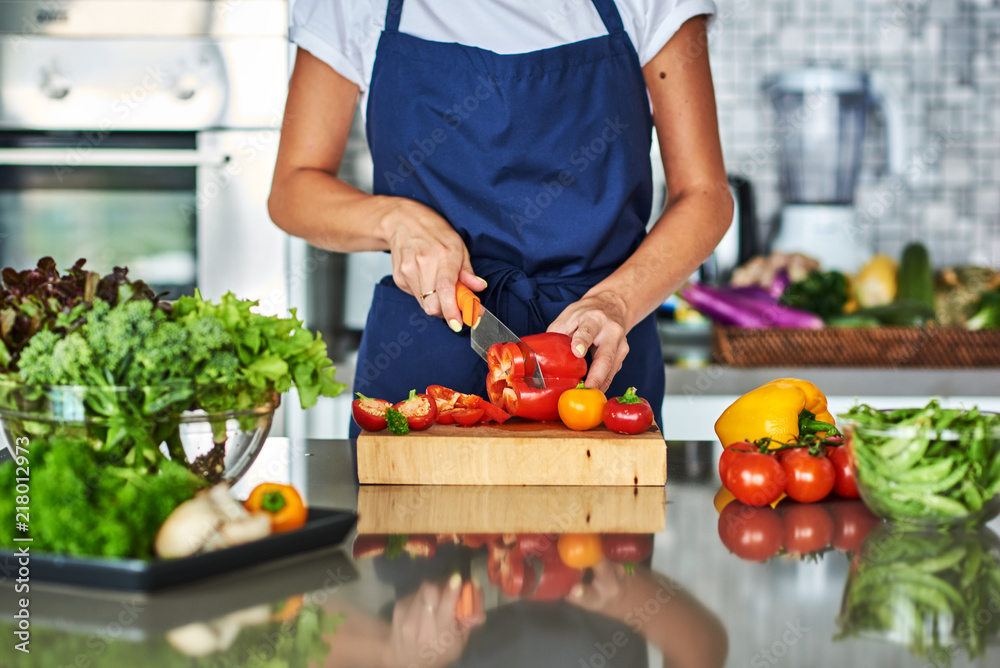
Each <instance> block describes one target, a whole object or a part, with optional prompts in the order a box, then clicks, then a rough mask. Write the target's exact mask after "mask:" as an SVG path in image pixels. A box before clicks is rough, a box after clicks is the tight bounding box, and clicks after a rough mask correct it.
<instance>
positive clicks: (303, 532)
mask: <svg viewBox="0 0 1000 668" xmlns="http://www.w3.org/2000/svg"><path fill="white" fill-rule="evenodd" d="M355 521H357V515H355V514H354V513H349V512H344V511H340V510H328V509H324V508H310V509H309V516H308V518H307V519H306V523H305V526H303V527H302V528H300V529H296V530H295V531H289V532H287V533H279V534H274V535H271V536H268V537H267V538H262V539H261V540H255V541H253V542H251V543H244V544H242V545H236V546H233V547H228V548H225V549H223V550H216V551H214V552H205V553H204V554H196V555H194V556H191V557H184V558H182V559H169V560H166V559H165V560H153V561H143V560H141V559H106V558H104V559H102V558H100V557H72V556H65V555H53V554H45V553H36V552H31V561H30V565H29V568H30V569H31V575H30V577H31V580H32V581H39V582H56V583H61V584H69V585H78V586H83V587H100V588H104V589H119V590H128V591H154V590H157V589H163V588H166V587H174V586H177V585H181V584H187V583H190V582H195V581H197V580H203V579H205V578H209V577H212V576H214V575H221V574H226V573H231V572H233V571H235V570H239V569H242V568H247V567H249V566H254V565H256V564H261V563H264V562H267V561H271V560H274V559H280V558H283V557H288V556H290V555H294V554H299V553H301V552H306V551H308V550H314V549H316V548H319V547H325V546H328V545H335V544H337V543H340V542H341V541H342V540H344V537H346V536H347V534H348V533H349V532H350V530H351V529H352V528H353V527H354V523H355ZM23 545H27V546H29V547H30V545H31V543H23ZM18 558H19V557H18V556H16V555H15V554H14V553H13V552H8V551H0V564H3V568H4V569H5V572H8V573H16V572H17V569H18V563H17V560H18Z"/></svg>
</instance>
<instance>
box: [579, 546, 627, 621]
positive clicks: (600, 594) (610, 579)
mask: <svg viewBox="0 0 1000 668" xmlns="http://www.w3.org/2000/svg"><path fill="white" fill-rule="evenodd" d="M593 572H594V579H593V580H591V581H590V583H589V584H584V583H582V582H581V583H580V584H578V585H576V586H574V587H573V589H572V590H570V592H569V595H568V596H566V600H567V601H569V602H570V603H573V604H574V605H578V606H580V607H581V608H585V609H587V610H592V611H594V612H601V613H607V612H609V611H611V610H617V609H618V608H620V607H621V603H622V601H623V600H624V599H625V586H626V578H627V576H626V575H625V566H624V565H623V564H618V563H615V562H613V561H611V560H609V559H605V560H603V561H602V562H601V563H599V564H597V565H596V566H594V569H593ZM612 616H613V615H612Z"/></svg>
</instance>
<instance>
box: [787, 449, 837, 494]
mask: <svg viewBox="0 0 1000 668" xmlns="http://www.w3.org/2000/svg"><path fill="white" fill-rule="evenodd" d="M781 467H782V468H783V469H784V470H785V474H786V476H787V477H788V484H787V487H786V488H785V492H786V493H787V494H788V496H789V497H791V498H792V500H794V501H799V502H800V503H813V502H814V501H819V500H821V499H825V498H826V497H827V496H828V495H829V494H830V492H832V491H833V485H834V483H835V482H836V479H837V473H836V471H835V470H834V468H833V464H832V463H830V460H829V459H827V457H826V456H825V455H822V456H819V457H814V456H812V455H811V454H809V451H808V450H807V449H806V448H795V449H793V450H790V451H788V452H787V453H785V455H784V457H782V459H781Z"/></svg>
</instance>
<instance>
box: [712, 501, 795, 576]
mask: <svg viewBox="0 0 1000 668" xmlns="http://www.w3.org/2000/svg"><path fill="white" fill-rule="evenodd" d="M783 533H784V529H783V525H782V522H781V518H780V517H778V513H777V512H775V510H774V509H773V508H769V507H767V506H761V507H754V506H747V505H744V504H742V503H740V502H739V501H733V502H731V503H729V504H727V505H726V507H725V508H723V509H722V513H721V514H720V515H719V538H720V539H721V540H722V544H723V545H725V546H726V549H727V550H729V551H730V552H732V553H733V554H735V555H736V556H737V557H739V558H740V559H746V560H747V561H767V560H768V559H770V558H771V557H773V556H774V555H776V554H777V553H778V550H780V549H781V541H782V539H783Z"/></svg>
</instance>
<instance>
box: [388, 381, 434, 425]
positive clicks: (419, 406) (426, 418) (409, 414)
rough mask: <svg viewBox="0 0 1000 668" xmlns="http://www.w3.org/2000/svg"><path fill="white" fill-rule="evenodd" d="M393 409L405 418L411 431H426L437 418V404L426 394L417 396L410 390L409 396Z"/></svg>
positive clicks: (414, 391) (415, 392)
mask: <svg viewBox="0 0 1000 668" xmlns="http://www.w3.org/2000/svg"><path fill="white" fill-rule="evenodd" d="M395 409H396V410H397V411H399V412H400V413H402V414H403V415H404V416H406V424H408V425H409V426H410V429H411V430H412V431H420V430H421V429H427V428H428V427H430V426H431V425H432V424H434V420H435V418H437V403H436V402H435V401H434V399H432V398H431V397H430V395H428V394H417V391H416V390H410V396H409V397H407V398H406V399H403V400H402V401H400V402H399V403H398V404H396V406H395Z"/></svg>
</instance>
